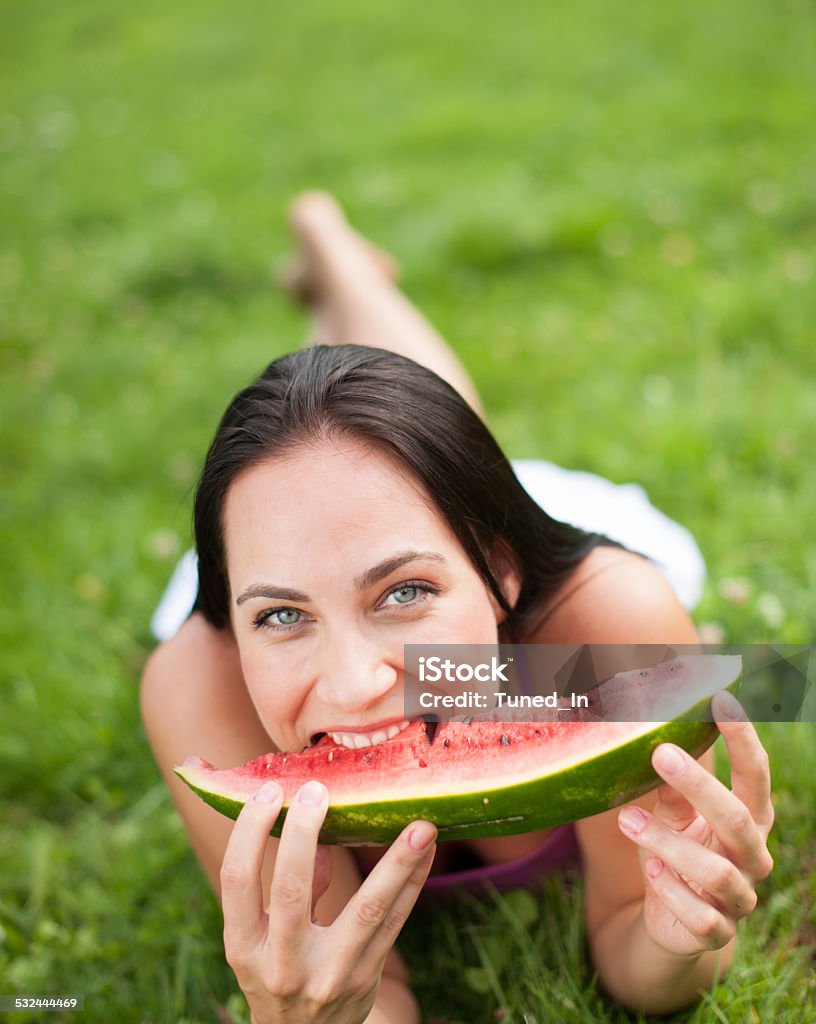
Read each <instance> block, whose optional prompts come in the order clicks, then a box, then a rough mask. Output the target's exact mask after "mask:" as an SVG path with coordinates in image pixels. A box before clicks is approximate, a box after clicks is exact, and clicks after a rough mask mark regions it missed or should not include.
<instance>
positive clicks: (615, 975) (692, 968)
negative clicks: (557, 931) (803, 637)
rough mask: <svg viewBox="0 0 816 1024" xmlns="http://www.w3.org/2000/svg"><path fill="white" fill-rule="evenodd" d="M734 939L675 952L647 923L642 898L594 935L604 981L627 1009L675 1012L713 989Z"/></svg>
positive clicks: (596, 961) (597, 963) (594, 951)
mask: <svg viewBox="0 0 816 1024" xmlns="http://www.w3.org/2000/svg"><path fill="white" fill-rule="evenodd" d="M734 947H735V940H733V939H732V940H731V942H729V943H728V944H727V945H726V946H724V947H723V948H722V949H717V950H700V951H697V952H694V953H691V954H685V953H674V952H672V951H671V950H668V949H666V948H665V947H663V946H660V945H658V943H657V942H655V941H654V939H652V937H651V936H650V935H649V933H648V931H647V929H646V922H645V919H644V914H643V900H638V901H636V902H635V903H631V904H627V905H626V906H625V907H622V908H621V909H620V910H619V911H618V912H617V913H616V914H613V915H612V917H610V918H609V919H608V920H607V921H605V922H604V924H603V925H602V926H601V927H600V928H599V929H598V931H597V933H596V935H595V936H594V938H593V939H592V940H591V949H592V957H593V961H594V964H595V967H596V968H597V970H598V975H599V977H600V981H601V984H602V985H603V987H604V988H605V989H606V991H607V992H608V993H609V994H610V995H611V996H612V997H613V998H615V999H616V1000H617V1001H618V1002H620V1003H622V1004H623V1005H624V1006H626V1007H627V1008H628V1009H631V1010H634V1011H639V1012H643V1013H672V1012H674V1011H676V1010H679V1009H682V1008H683V1007H686V1006H688V1005H690V1004H691V1003H694V1002H696V1001H697V999H699V997H700V994H701V992H702V991H703V990H706V989H710V988H711V987H712V986H713V984H714V982H715V981H716V980H717V979H718V978H719V977H720V976H721V975H722V974H723V973H724V971H725V969H726V967H727V966H728V963H729V962H730V960H731V956H732V955H733V951H734Z"/></svg>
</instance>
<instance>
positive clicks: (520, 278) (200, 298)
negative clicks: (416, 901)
mask: <svg viewBox="0 0 816 1024" xmlns="http://www.w3.org/2000/svg"><path fill="white" fill-rule="evenodd" d="M0 22H1V23H2V31H0V230H1V231H2V237H1V238H0V303H1V309H0V316H2V328H1V329H2V335H1V338H2V348H1V349H0V359H2V363H1V364H0V365H1V366H2V402H3V415H2V444H1V445H0V453H1V454H0V458H2V478H3V481H4V484H5V487H4V499H3V501H2V504H0V524H2V546H3V550H4V557H3V560H2V565H0V585H1V586H2V591H3V594H4V600H3V606H2V611H1V612H0V650H1V651H2V655H1V657H2V693H3V698H2V709H3V719H2V726H0V800H1V801H2V804H0V807H2V810H0V814H1V815H2V824H3V827H2V831H0V979H2V982H1V983H0V989H2V991H3V992H9V993H17V992H35V993H36V992H40V993H57V992H70V991H73V992H80V993H84V994H85V996H86V1000H87V1003H86V1005H87V1009H86V1011H85V1015H84V1019H86V1020H89V1021H109V1020H122V1021H156V1022H160V1021H187V1022H191V1021H212V1020H220V1021H222V1022H226V1021H234V1022H236V1024H237V1022H242V1021H244V1020H248V1017H247V1016H246V1011H245V1007H244V1005H243V1001H242V999H241V997H240V995H239V994H238V990H237V987H236V985H235V983H234V980H233V979H232V976H231V974H230V972H229V970H228V968H227V967H226V966H225V965H224V964H223V958H222V950H221V944H220V915H219V912H218V908H217V907H216V905H215V903H214V901H213V899H212V897H211V896H210V894H209V892H208V890H207V888H206V885H205V883H204V881H203V878H202V877H200V875H199V873H198V869H197V866H196V863H195V861H194V859H193V857H192V854H191V853H190V852H189V850H188V846H187V842H186V839H185V837H184V835H183V833H182V831H181V828H180V825H179V824H178V822H177V820H176V818H175V815H174V812H173V811H172V809H171V807H170V806H169V802H168V800H167V798H166V796H165V793H164V789H163V786H162V784H161V783H160V781H159V779H158V774H157V771H156V769H155V767H154V765H153V763H152V760H151V757H150V753H149V750H148V747H147V744H146V741H145V738H144V735H143V731H142V728H141V725H140V722H139V717H138V709H137V683H138V678H139V674H140V670H141V666H142V664H143V662H144V659H145V657H146V655H147V653H148V651H149V650H150V648H151V646H152V644H151V639H150V636H149V632H148V626H147V624H148V621H149V617H150V614H151V611H152V609H153V607H154V605H155V603H156V601H157V599H158V597H159V595H160V593H161V590H162V587H163V586H164V584H165V582H166V580H167V578H168V576H169V573H170V571H171V568H172V565H173V563H174V560H175V558H176V557H177V555H178V554H179V553H180V552H181V551H182V550H183V549H184V548H185V547H186V546H187V545H188V543H189V540H190V530H189V519H190V502H191V490H192V487H193V485H194V481H195V476H196V472H197V469H198V466H199V464H200V461H201V458H202V457H203V454H204V451H205V449H206V445H207V443H208V441H209V438H210V435H211V433H212V431H213V429H214V426H215V423H216V421H217V418H218V416H219V415H220V413H221V411H222V408H223V407H224V405H225V404H226V401H227V399H228V398H229V397H230V395H231V394H232V393H233V392H234V391H235V390H236V389H237V388H238V387H240V386H242V385H243V384H244V383H246V382H247V381H248V380H249V379H250V378H251V377H252V376H254V374H255V373H256V372H257V371H258V370H260V369H261V368H262V366H263V365H265V363H266V362H267V361H268V360H269V359H271V358H273V357H274V356H276V355H278V354H281V353H283V352H285V351H288V350H290V349H291V348H293V347H294V346H296V345H297V344H299V342H300V340H301V338H302V336H303V333H304V330H305V321H304V317H303V315H302V314H301V313H300V312H299V311H298V310H296V309H294V308H292V307H291V306H290V305H289V304H287V302H286V301H285V300H284V299H283V298H282V296H281V295H280V294H279V293H278V292H276V291H275V290H274V288H272V287H271V286H270V279H271V275H272V274H273V272H274V269H275V267H276V265H277V263H278V261H279V259H280V257H281V256H282V254H284V253H285V252H286V250H287V246H288V242H287V238H286V233H285V227H284V225H285V221H284V217H285V207H286V203H287V201H288V200H289V198H290V197H291V196H292V195H293V194H294V193H295V192H297V191H298V190H300V189H302V188H306V187H316V186H317V187H324V188H329V189H330V190H332V191H333V192H335V193H336V194H337V195H338V197H339V198H340V199H341V201H342V202H343V203H344V205H345V206H346V209H347V211H348V213H349V215H350V217H351V218H352V220H353V221H354V222H355V223H356V224H357V225H358V226H359V227H360V229H361V230H363V231H364V232H365V233H367V234H369V235H371V236H372V237H373V238H374V239H375V240H377V241H378V242H379V243H380V244H383V245H385V246H386V247H388V248H389V249H390V250H392V251H393V252H394V253H395V254H396V255H397V257H398V258H399V260H400V262H401V264H402V268H403V283H404V287H405V289H406V291H407V293H408V294H409V295H410V297H411V298H412V299H413V300H414V301H415V302H417V303H418V304H419V306H420V307H421V308H422V309H423V310H424V311H425V312H426V313H427V315H428V316H429V317H430V318H431V319H432V320H433V322H434V323H435V324H436V325H437V326H438V327H439V328H440V329H441V330H442V331H443V333H445V334H446V335H447V336H448V337H449V338H450V340H451V341H452V343H453V344H454V345H455V346H456V348H457V350H458V351H459V352H460V353H461V355H462V357H463V358H464V360H465V362H466V364H467V366H468V367H469V368H470V370H471V371H472V373H473V376H474V377H475V379H476V382H477V384H478V385H479V387H480V388H481V390H482V393H483V396H484V399H485V402H486V405H487V409H488V411H489V418H490V422H491V425H492V426H493V427H494V429H495V431H496V433H497V435H498V437H499V439H500V440H501V442H502V443H503V445H504V446H505V448H506V449H507V450H508V451H509V452H510V453H511V454H512V455H514V456H541V457H546V458H550V459H553V460H555V461H557V462H560V463H562V464H564V465H567V466H571V467H576V468H586V469H590V470H594V471H596V472H599V473H602V474H604V475H606V476H609V477H610V478H612V479H613V480H616V481H621V482H623V481H627V480H637V481H639V482H640V483H642V484H643V485H644V486H645V487H646V488H647V489H648V491H649V493H650V495H651V496H652V498H653V500H654V501H655V503H656V504H657V505H658V506H659V507H661V508H663V509H664V510H665V511H666V512H668V513H669V514H670V515H672V516H674V517H675V518H677V519H679V520H681V521H682V522H684V523H685V524H686V525H688V526H689V527H690V528H691V529H692V530H693V531H694V533H695V535H696V536H697V537H698V539H699V542H700V545H701V547H702V549H703V552H704V554H705V556H706V559H707V562H708V565H709V570H710V579H709V584H708V587H707V590H706V594H705V597H704V599H703V601H702V603H701V605H700V607H699V609H698V612H697V619H698V622H700V623H702V624H703V625H704V629H705V631H706V635H707V636H708V637H709V638H710V639H715V638H718V637H719V638H722V639H724V640H725V641H727V642H735V643H737V642H742V643H747V642H759V641H769V642H777V643H782V642H787V643H800V642H808V641H812V639H813V636H814V621H816V547H815V546H814V537H813V533H814V531H813V509H814V506H816V477H814V472H813V452H814V449H815V448H816V388H815V387H814V370H816V346H814V343H813V342H814V337H813V334H814V332H813V324H814V322H815V321H816V316H814V314H816V289H814V271H816V258H815V250H814V241H816V191H814V188H813V184H814V181H816V138H815V137H814V124H816V92H814V86H816V65H815V64H814V61H813V54H814V42H816V31H814V10H813V4H812V2H810V0H781V2H779V3H777V4H763V3H757V2H749V3H739V2H737V0H710V2H708V3H702V2H701V0H691V2H688V3H684V4H680V3H678V2H675V0H670V2H668V3H665V4H661V5H654V4H649V3H646V2H644V0H633V2H631V3H629V4H626V5H614V6H613V5H608V4H604V3H601V2H599V0H573V2H571V3H565V2H563V0H553V2H552V3H550V4H546V5H544V4H541V5H533V4H523V3H518V4H508V5H494V4H489V3H486V2H484V0H473V2H472V3H470V4H468V5H464V4H461V3H454V2H452V0H438V2H436V3H434V4H433V5H431V6H428V7H422V6H419V7H418V6H417V5H415V4H409V3H407V2H405V0H397V2H393V3H388V4H386V3H381V2H375V0H344V2H343V3H339V2H329V0H315V2H313V3H309V4H300V5H294V4H282V3H275V4H268V5H264V4H260V3H257V2H253V0H236V2H234V3H232V4H231V5H229V7H225V6H224V5H222V4H218V3H215V2H212V0H192V2H189V3H186V4H183V5H182V4H168V3H158V2H156V0H145V2H144V3H142V4H140V5H139V6H138V8H135V7H133V6H132V5H126V4H124V3H121V2H117V0H108V2H105V3H103V2H101V0H78V2H76V3H74V4H70V5H69V4H56V3H54V2H53V0H52V2H45V0H29V2H28V3H26V4H24V5H23V4H17V5H10V4H6V5H4V8H3V10H2V14H0ZM763 738H764V740H765V742H766V744H767V745H768V747H769V750H770V751H771V755H772V761H773V765H774V778H775V791H776V802H777V809H778V819H779V820H778V824H777V826H776V828H775V831H774V834H773V846H772V852H773V853H774V856H775V858H776V862H777V869H776V872H775V874H774V876H773V877H772V878H771V879H770V880H769V881H768V882H767V883H765V884H764V885H763V887H762V903H761V907H760V909H759V910H758V911H757V912H756V913H755V914H754V915H753V916H752V917H751V918H750V920H749V921H748V922H746V923H745V924H744V925H742V926H741V929H742V936H743V942H742V945H741V947H740V952H739V954H738V958H737V961H736V962H735V964H734V967H733V968H732V971H731V972H730V974H729V976H728V978H727V979H726V982H725V983H724V985H723V986H722V987H721V988H719V989H718V990H717V991H716V992H715V993H714V994H713V995H712V996H709V997H706V999H705V1001H704V1002H703V1004H701V1006H700V1007H699V1008H698V1009H697V1011H696V1013H695V1015H694V1016H693V1018H692V1019H694V1020H695V1021H699V1022H703V1021H708V1020H715V1019H716V1020H723V1021H728V1022H731V1021H734V1022H736V1021H740V1022H742V1021H762V1022H763V1024H764V1022H765V1021H769V1020H794V1019H795V1020H796V1021H797V1024H800V1022H802V1021H806V1020H810V1021H813V1020H816V1012H814V1010H813V1005H814V1002H816V1000H815V999H814V996H816V986H814V978H813V954H814V948H815V947H816V912H814V909H813V908H814V905H815V904H816V882H815V881H814V879H815V878H816V853H814V825H813V821H812V811H813V807H814V806H816V783H814V779H815V778H816V754H815V753H814V748H816V744H814V742H813V738H814V734H813V727H812V726H807V725H797V726H791V725H778V726H765V727H764V728H763ZM719 770H720V771H721V773H722V777H723V778H727V774H726V772H727V765H726V764H725V762H724V758H723V756H722V751H720V763H719ZM803 808H804V809H805V811H804V812H803ZM508 915H509V916H508ZM508 922H510V924H508ZM581 927H582V926H581V915H580V886H579V887H578V889H577V890H576V892H575V894H574V895H573V896H569V897H567V896H565V895H564V894H563V892H562V891H561V890H559V889H556V888H550V889H549V890H548V892H547V896H546V898H545V899H544V901H543V902H542V903H541V904H540V905H531V904H530V902H529V900H527V899H526V898H525V896H524V895H520V896H518V897H513V898H512V899H511V900H510V901H509V902H504V903H502V902H501V901H500V902H499V903H498V904H497V906H496V908H490V907H488V908H487V909H485V908H480V907H474V906H469V905H462V906H458V907H456V908H452V909H451V910H450V912H449V913H445V914H443V915H442V916H441V917H434V918H433V919H431V918H425V917H423V915H422V914H421V913H420V914H417V916H416V918H415V920H414V921H412V922H411V925H410V926H409V929H408V933H407V934H406V936H405V943H404V945H405V949H406V954H407V955H408V956H409V959H410V960H411V963H412V966H413V968H414V973H415V976H416V985H417V990H418V992H419V993H420V997H421V999H422V1002H423V1007H424V1009H425V1011H426V1012H427V1014H428V1016H429V1019H431V1018H433V1017H436V1018H439V1019H450V1020H456V1021H467V1022H477V1021H478V1022H481V1021H491V1020H494V1019H498V1018H496V1017H495V1011H496V1010H497V1009H503V1011H504V1020H505V1021H508V1022H511V1021H512V1022H522V1021H523V1022H524V1024H532V1022H533V1021H549V1020H559V1021H573V1020H574V1021H586V1020H598V1021H607V1020H610V1021H611V1020H618V1019H625V1018H624V1016H623V1015H622V1014H621V1013H620V1012H619V1011H618V1010H617V1009H615V1008H614V1007H611V1006H609V1005H608V1004H606V1003H604V1002H603V1001H602V999H601V997H600V996H599V995H598V994H597V992H596V991H595V989H594V987H593V983H592V972H591V970H590V969H589V968H588V966H587V964H586V959H585V956H584V954H583V945H582V943H583V936H582V931H581ZM567 937H568V938H567ZM429 942H430V943H431V944H432V948H434V949H436V950H437V952H436V953H434V955H433V956H432V957H431V958H429V957H428V956H427V949H428V947H429ZM500 947H502V949H503V950H504V952H500ZM508 950H509V951H510V952H511V954H512V955H510V956H507V955H505V954H506V953H507V951H508ZM525 1013H526V1015H527V1016H526V1017H525V1016H524V1014H525ZM681 1017H682V1018H683V1019H685V1015H681ZM10 1019H17V1020H21V1021H22V1020H34V1019H38V1018H37V1017H36V1015H29V1016H28V1017H25V1016H24V1015H17V1016H16V1017H15V1018H10ZM48 1019H50V1020H55V1019H59V1015H56V1016H54V1015H49V1017H48ZM66 1019H67V1018H66Z"/></svg>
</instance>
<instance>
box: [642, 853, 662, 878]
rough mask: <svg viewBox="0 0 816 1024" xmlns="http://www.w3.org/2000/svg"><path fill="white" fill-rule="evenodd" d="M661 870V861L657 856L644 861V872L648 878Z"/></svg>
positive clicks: (655, 875)
mask: <svg viewBox="0 0 816 1024" xmlns="http://www.w3.org/2000/svg"><path fill="white" fill-rule="evenodd" d="M662 870H663V861H662V860H661V859H660V858H659V857H650V858H649V859H648V860H647V861H646V874H647V875H648V876H649V878H657V876H658V875H659V874H660V872H661V871H662Z"/></svg>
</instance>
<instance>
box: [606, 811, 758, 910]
mask: <svg viewBox="0 0 816 1024" xmlns="http://www.w3.org/2000/svg"><path fill="white" fill-rule="evenodd" d="M618 820H619V822H620V825H621V828H622V829H623V831H624V834H625V835H627V836H628V837H629V838H630V839H631V840H632V841H633V842H635V843H637V845H638V846H639V847H640V848H641V849H642V850H646V851H648V852H649V853H652V854H656V855H657V857H658V858H659V859H660V860H662V861H663V862H664V863H665V864H668V865H669V866H670V867H671V868H673V869H674V870H675V871H677V872H679V873H680V874H681V875H683V876H684V878H686V879H688V881H689V882H690V883H694V884H695V885H697V886H699V887H700V889H701V890H702V891H703V892H704V893H707V894H708V895H710V896H711V897H713V900H714V901H715V902H716V904H717V906H718V907H719V908H721V909H722V910H724V911H725V912H726V913H727V914H728V915H729V917H731V918H734V919H735V920H736V919H737V918H740V917H745V916H746V915H748V914H750V913H751V912H752V911H753V909H754V908H755V907H756V893H755V892H754V890H753V889H752V888H751V885H750V884H749V882H748V880H747V879H746V877H745V875H744V874H743V873H742V872H741V871H740V870H739V868H738V867H737V866H736V865H735V864H733V863H732V862H731V861H730V860H728V858H727V857H724V856H723V855H722V854H719V853H715V852H714V850H709V849H707V848H706V847H705V846H701V845H700V844H699V843H697V842H695V841H694V840H693V839H689V838H688V837H687V836H685V835H682V834H681V833H679V832H675V831H674V830H673V829H670V828H667V827H666V825H664V824H663V822H661V821H659V820H658V819H657V818H656V817H655V816H654V815H652V814H648V813H647V812H646V811H643V810H641V808H639V807H627V808H626V809H625V810H624V811H622V812H621V814H620V815H619V819H618Z"/></svg>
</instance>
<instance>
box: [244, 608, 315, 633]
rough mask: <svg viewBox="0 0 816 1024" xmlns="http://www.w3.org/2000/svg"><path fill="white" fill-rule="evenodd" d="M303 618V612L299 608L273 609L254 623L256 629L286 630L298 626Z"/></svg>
mask: <svg viewBox="0 0 816 1024" xmlns="http://www.w3.org/2000/svg"><path fill="white" fill-rule="evenodd" d="M302 618H303V612H299V611H298V610H297V608H273V609H272V610H271V611H264V612H261V614H260V615H259V616H258V617H257V618H256V619H255V620H254V621H253V623H252V625H253V626H254V627H255V628H256V629H271V630H275V629H286V628H287V627H291V626H297V625H299V624H300V620H301V619H302Z"/></svg>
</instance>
